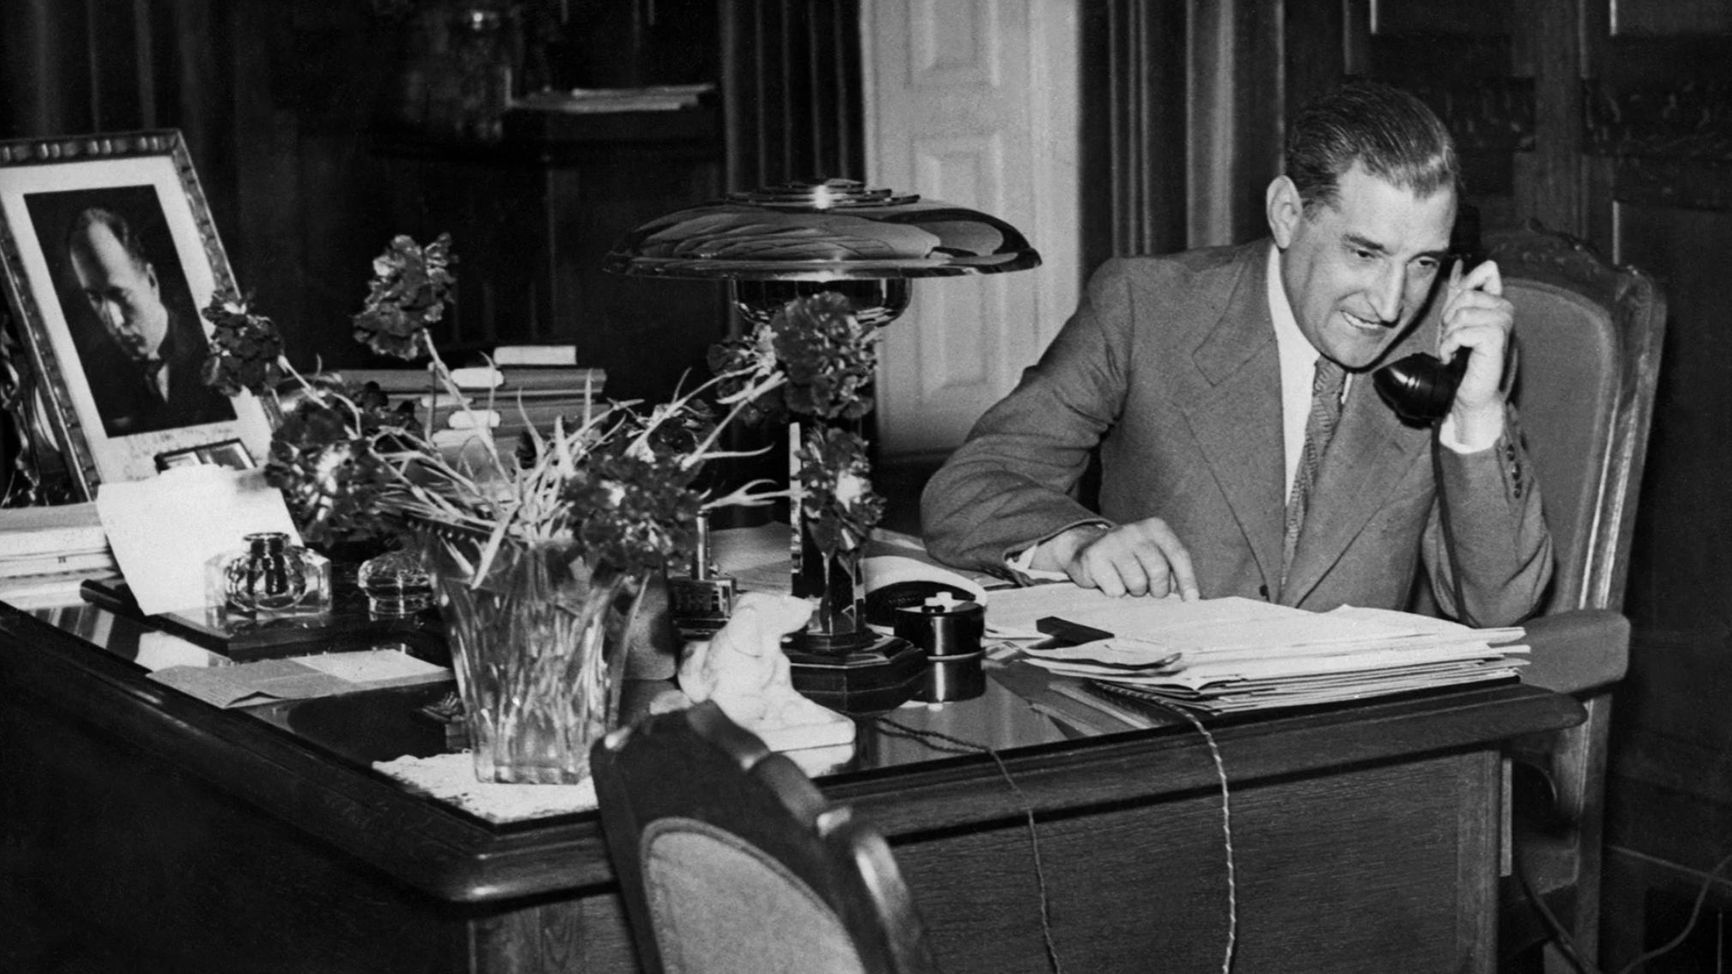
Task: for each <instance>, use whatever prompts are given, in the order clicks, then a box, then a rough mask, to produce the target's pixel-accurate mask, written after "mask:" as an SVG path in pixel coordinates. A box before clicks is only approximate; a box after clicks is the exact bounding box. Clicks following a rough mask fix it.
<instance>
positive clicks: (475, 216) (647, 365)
mask: <svg viewBox="0 0 1732 974" xmlns="http://www.w3.org/2000/svg"><path fill="white" fill-rule="evenodd" d="M721 144H722V142H721V124H720V116H719V114H718V112H717V110H716V109H715V108H713V107H709V106H705V107H699V108H694V109H690V110H686V111H650V112H619V113H598V114H562V113H559V112H551V111H529V110H514V111H511V112H508V113H507V114H506V117H505V133H504V137H503V138H502V139H501V140H500V141H498V142H495V143H456V142H443V141H438V140H429V139H426V138H421V137H410V136H396V137H392V136H384V135H381V136H378V137H376V138H375V139H374V140H373V142H372V145H371V148H372V151H373V153H374V155H375V156H376V157H377V158H378V159H379V160H380V162H381V165H382V166H383V168H384V171H385V173H386V176H387V179H386V182H385V186H386V192H385V196H384V199H383V200H382V203H383V206H384V208H385V210H386V212H387V213H388V214H389V215H390V221H391V225H392V226H394V227H396V228H397V229H396V230H395V231H394V232H396V233H407V234H409V235H411V236H413V237H415V239H417V240H420V241H427V240H431V239H433V237H434V236H435V235H437V234H439V233H443V232H449V233H450V234H451V236H452V247H453V249H454V250H455V252H456V253H457V255H458V266H457V268H456V273H457V280H458V288H457V292H458V299H457V308H456V310H455V312H454V313H453V314H452V315H451V316H450V319H449V321H447V322H446V323H445V324H444V327H445V331H444V333H442V334H439V335H436V336H435V337H436V338H437V339H438V341H439V343H440V349H441V351H442V352H444V353H446V354H448V355H459V354H461V353H462V352H463V351H466V350H473V351H490V350H491V349H492V348H493V347H494V346H495V345H498V344H502V343H503V344H509V343H522V342H557V343H563V344H570V345H575V346H576V347H577V359H578V362H579V364H581V365H586V366H591V367H598V368H602V369H606V370H607V376H608V381H607V393H608V394H609V395H611V396H614V397H616V398H638V397H646V398H650V399H651V400H652V401H660V400H663V399H666V398H668V397H669V396H670V395H672V393H673V391H674V389H675V387H676V386H677V385H678V384H679V381H680V378H681V375H682V374H683V373H684V372H686V371H687V370H691V372H692V374H693V375H694V376H698V377H700V378H701V377H703V376H707V375H708V374H709V372H708V366H707V364H706V362H705V355H706V353H707V352H708V350H709V347H710V345H711V343H713V342H717V341H720V340H722V339H723V338H726V337H727V330H728V327H729V324H728V323H729V318H728V311H727V307H726V303H725V297H726V295H725V294H724V292H723V290H722V285H720V284H718V283H715V282H704V281H694V282H681V283H676V284H671V285H670V284H666V283H660V282H650V283H646V282H644V281H642V280H638V279H635V278H627V277H621V276H619V275H615V274H608V273H605V272H603V271H602V269H601V265H602V256H603V255H604V254H606V253H607V251H608V249H609V248H610V247H612V246H613V243H614V241H615V240H617V239H618V238H619V237H620V235H621V234H624V233H625V232H626V231H628V230H630V229H632V228H633V227H636V226H637V225H638V224H640V223H643V222H645V221H646V220H650V219H652V218H654V217H658V216H662V215H664V214H666V213H669V212H672V211H674V210H679V209H682V208H684V207H687V206H693V205H696V204H698V203H702V202H705V201H708V200H713V199H716V198H718V197H720V196H721V195H722V152H721ZM383 243H384V242H383V241H381V242H380V245H381V246H383ZM689 384H690V383H688V385H689Z"/></svg>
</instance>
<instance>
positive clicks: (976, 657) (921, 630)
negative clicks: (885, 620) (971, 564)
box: [892, 596, 986, 703]
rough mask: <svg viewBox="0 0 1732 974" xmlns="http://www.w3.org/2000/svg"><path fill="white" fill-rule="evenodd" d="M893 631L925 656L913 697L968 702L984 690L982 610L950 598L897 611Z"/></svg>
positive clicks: (968, 603) (946, 597) (975, 604)
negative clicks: (921, 673) (924, 675)
mask: <svg viewBox="0 0 1732 974" xmlns="http://www.w3.org/2000/svg"><path fill="white" fill-rule="evenodd" d="M895 611H896V616H895V622H894V623H893V625H892V630H893V631H894V632H895V633H896V635H898V636H901V637H902V638H903V639H906V640H908V641H909V642H911V643H913V644H914V645H915V646H918V647H919V648H920V650H921V651H922V652H924V653H925V654H926V660H927V667H926V677H925V680H924V681H923V683H922V684H921V688H920V691H919V693H917V694H916V696H917V697H918V698H919V699H921V700H924V701H926V702H928V703H942V702H945V701H949V700H968V699H971V698H974V697H978V696H980V695H981V694H982V693H985V692H986V671H985V670H984V669H982V668H981V658H982V656H983V653H982V651H981V648H980V640H981V637H982V636H983V635H984V634H985V632H986V608H985V607H984V606H982V605H981V604H980V603H978V602H959V601H957V600H955V599H954V598H951V597H948V596H938V597H935V598H929V599H927V600H926V601H925V602H924V603H923V604H921V605H915V606H903V607H900V608H898V609H896V610H895Z"/></svg>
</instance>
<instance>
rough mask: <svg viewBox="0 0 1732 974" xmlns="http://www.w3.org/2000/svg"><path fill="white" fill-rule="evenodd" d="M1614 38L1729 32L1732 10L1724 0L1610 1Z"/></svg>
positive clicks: (1731, 24)
mask: <svg viewBox="0 0 1732 974" xmlns="http://www.w3.org/2000/svg"><path fill="white" fill-rule="evenodd" d="M1610 12H1611V15H1612V16H1611V18H1610V27H1611V35H1612V36H1614V37H1628V36H1637V35H1643V34H1647V35H1653V36H1659V37H1670V36H1677V35H1679V34H1724V33H1729V32H1732V6H1728V5H1727V4H1726V3H1725V2H1724V0H1610Z"/></svg>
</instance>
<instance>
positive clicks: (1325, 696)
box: [987, 584, 1528, 714]
mask: <svg viewBox="0 0 1732 974" xmlns="http://www.w3.org/2000/svg"><path fill="white" fill-rule="evenodd" d="M993 596H994V598H993V602H992V603H990V605H989V606H988V610H987V613H988V625H989V628H991V629H992V630H994V631H997V632H999V633H1000V634H1003V635H1010V636H1019V637H1027V636H1033V635H1036V634H1037V631H1036V630H1037V625H1036V623H1037V621H1038V620H1039V619H1041V618H1045V617H1048V616H1052V617H1057V618H1062V619H1063V620H1065V621H1066V622H1071V623H1075V624H1079V625H1083V626H1088V627H1091V628H1094V629H1098V630H1102V631H1104V632H1108V633H1111V634H1112V635H1111V636H1110V637H1109V638H1104V639H1098V640H1095V641H1092V642H1087V643H1082V644H1080V645H1072V646H1058V647H1048V648H1041V647H1040V646H1039V644H1030V645H1028V646H1025V647H1023V648H1022V653H1023V655H1022V657H1021V659H1023V660H1025V661H1026V662H1028V663H1030V664H1032V665H1034V666H1038V667H1041V668H1042V669H1045V670H1048V671H1049V672H1052V673H1055V674H1059V675H1062V676H1071V677H1077V678H1081V679H1083V680H1086V681H1090V682H1091V683H1093V684H1096V685H1098V686H1099V687H1101V688H1104V689H1108V690H1112V691H1116V692H1117V693H1119V694H1121V695H1124V696H1134V697H1141V698H1145V699H1150V700H1154V701H1157V702H1160V703H1165V704H1170V705H1173V706H1179V707H1185V708H1189V709H1192V710H1195V711H1199V712H1205V713H1215V714H1224V713H1236V712H1243V711H1249V710H1262V709H1268V708H1274V707H1297V706H1310V705H1315V704H1324V703H1338V702H1343V701H1349V700H1359V699H1363V698H1366V697H1375V696H1384V695H1388V694H1394V693H1405V692H1409V691H1414V690H1424V689H1431V688H1438V687H1445V686H1455V685H1460V684H1468V683H1479V682H1486V681H1495V680H1508V679H1512V678H1514V677H1515V676H1516V674H1517V673H1518V671H1519V669H1520V667H1522V666H1524V665H1526V662H1527V659H1526V653H1527V652H1528V648H1527V647H1526V646H1524V645H1519V644H1517V641H1519V640H1520V639H1521V638H1522V637H1523V635H1524V633H1523V631H1522V630H1521V629H1520V628H1508V629H1473V628H1470V627H1467V626H1463V625H1459V624H1457V623H1454V622H1449V621H1447V620H1441V619H1433V618H1430V617H1427V616H1419V615H1414V614H1411V613H1405V612H1393V611H1388V610H1382V609H1360V608H1353V607H1343V608H1340V609H1336V610H1335V611H1333V612H1325V613H1315V612H1307V611H1304V610H1302V609H1294V608H1289V607H1285V606H1278V605H1271V604H1269V603H1267V602H1261V601H1257V600H1254V599H1242V598H1226V599H1212V600H1205V601H1199V602H1183V601H1180V600H1178V599H1176V598H1167V599H1146V598H1145V599H1138V598H1124V599H1112V598H1108V597H1106V596H1103V595H1100V594H1099V593H1098V592H1093V591H1089V590H1083V589H1078V588H1076V587H1074V586H1070V585H1062V584H1061V585H1053V586H1039V587H1035V588H1029V589H1016V590H1008V591H1001V592H994V593H993Z"/></svg>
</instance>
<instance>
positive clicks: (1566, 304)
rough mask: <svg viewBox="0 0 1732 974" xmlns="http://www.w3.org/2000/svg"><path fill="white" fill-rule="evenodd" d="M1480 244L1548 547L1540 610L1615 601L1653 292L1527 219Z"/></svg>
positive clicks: (1643, 449) (1648, 402)
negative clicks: (1508, 311)
mask: <svg viewBox="0 0 1732 974" xmlns="http://www.w3.org/2000/svg"><path fill="white" fill-rule="evenodd" d="M1485 243H1486V252H1487V255H1488V256H1489V257H1491V259H1493V260H1496V261H1497V264H1498V270H1499V273H1500V275H1501V276H1502V278H1503V286H1504V297H1506V298H1508V299H1509V300H1510V301H1511V302H1512V303H1513V304H1514V305H1515V306H1516V345H1517V350H1518V354H1519V356H1520V362H1519V370H1518V373H1517V386H1516V389H1515V392H1514V396H1513V398H1514V400H1515V402H1516V405H1517V407H1518V408H1519V409H1520V411H1521V423H1522V428H1523V430H1524V431H1525V433H1526V437H1527V443H1528V452H1529V455H1530V456H1531V458H1532V462H1533V463H1534V465H1535V467H1536V471H1535V473H1536V475H1537V476H1538V478H1539V482H1540V489H1541V491H1542V492H1543V493H1544V495H1545V504H1546V522H1547V524H1548V526H1549V527H1550V528H1551V531H1552V538H1553V543H1554V545H1555V549H1556V553H1557V572H1556V575H1555V581H1554V582H1553V585H1552V592H1551V595H1550V598H1549V601H1548V603H1547V604H1546V606H1544V607H1543V609H1542V612H1543V613H1546V614H1549V613H1553V612H1560V611H1564V610H1567V609H1577V608H1594V609H1614V610H1617V609H1621V608H1622V606H1623V601H1624V587H1625V581H1626V579H1627V578H1628V575H1629V555H1630V538H1631V535H1632V533H1633V532H1634V530H1635V519H1636V500H1637V496H1638V493H1639V490H1640V487H1641V480H1642V467H1643V462H1644V458H1645V457H1646V455H1647V445H1648V427H1649V422H1650V419H1651V418H1652V416H1653V410H1654V389H1655V384H1656V381H1657V380H1658V377H1659V371H1660V346H1661V341H1662V339H1663V338H1664V335H1665V327H1666V299H1665V296H1664V294H1663V292H1662V291H1661V289H1660V287H1659V286H1658V285H1657V284H1656V283H1655V281H1654V279H1653V278H1652V277H1650V276H1648V275H1647V274H1645V273H1643V272H1642V271H1639V270H1637V269H1635V268H1632V267H1627V266H1626V267H1615V266H1613V265H1612V264H1610V263H1609V262H1607V261H1606V260H1605V259H1604V258H1602V257H1601V256H1600V255H1599V254H1598V253H1596V252H1595V251H1594V250H1592V249H1591V248H1589V247H1588V246H1587V245H1586V244H1584V243H1582V242H1581V241H1578V240H1575V239H1573V238H1571V237H1568V236H1565V235H1563V234H1559V233H1554V232H1551V231H1547V230H1545V229H1543V228H1541V227H1539V226H1537V225H1534V226H1530V227H1529V228H1528V229H1525V230H1512V231H1505V232H1502V233H1497V234H1492V235H1488V237H1487V239H1486V242H1485Z"/></svg>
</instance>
